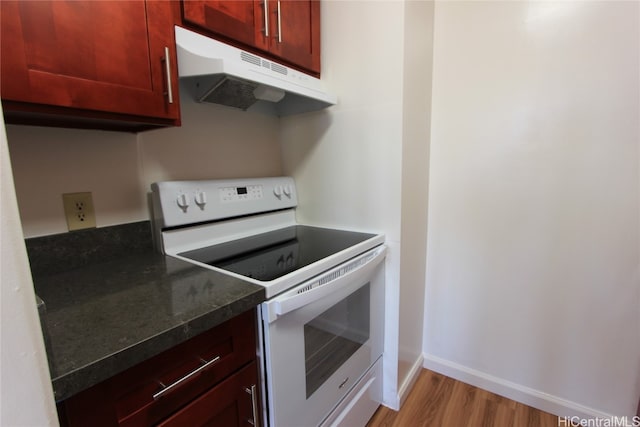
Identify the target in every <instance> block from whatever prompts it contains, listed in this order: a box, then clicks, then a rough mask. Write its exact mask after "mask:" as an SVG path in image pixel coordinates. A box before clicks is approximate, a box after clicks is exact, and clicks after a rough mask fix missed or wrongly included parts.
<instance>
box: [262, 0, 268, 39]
mask: <svg viewBox="0 0 640 427" xmlns="http://www.w3.org/2000/svg"><path fill="white" fill-rule="evenodd" d="M262 7H263V8H264V36H265V37H269V0H262Z"/></svg>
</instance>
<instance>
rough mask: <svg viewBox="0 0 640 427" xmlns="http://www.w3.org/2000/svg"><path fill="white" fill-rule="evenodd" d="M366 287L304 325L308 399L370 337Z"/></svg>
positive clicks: (367, 289) (367, 290)
mask: <svg viewBox="0 0 640 427" xmlns="http://www.w3.org/2000/svg"><path fill="white" fill-rule="evenodd" d="M369 288H370V285H369V283H367V284H366V285H364V286H362V287H360V288H359V289H358V290H357V291H355V292H353V293H352V294H351V295H349V296H348V297H346V298H345V299H343V300H342V301H340V302H338V303H337V304H335V305H334V306H332V307H331V308H329V309H328V310H326V311H324V312H323V313H321V314H320V315H318V316H317V317H315V318H314V319H312V320H311V321H310V322H308V323H306V324H305V325H304V352H305V371H306V372H305V373H306V385H307V399H308V398H309V397H310V396H311V395H312V394H313V393H314V392H315V391H316V390H317V389H318V388H320V386H322V384H324V382H325V381H326V380H327V379H329V377H331V375H333V373H334V372H335V371H337V370H338V368H340V366H342V364H343V363H344V362H346V361H347V360H348V359H349V358H350V357H351V355H352V354H353V353H355V352H356V351H357V350H358V349H359V348H360V347H361V346H362V345H363V344H364V343H365V342H366V341H367V340H368V339H369V319H370V316H369Z"/></svg>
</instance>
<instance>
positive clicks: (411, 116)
mask: <svg viewBox="0 0 640 427" xmlns="http://www.w3.org/2000/svg"><path fill="white" fill-rule="evenodd" d="M433 9H434V2H432V1H408V2H406V3H405V11H404V17H405V22H404V31H405V43H404V70H403V73H404V76H403V86H404V87H403V108H402V111H403V117H402V133H403V135H402V215H401V245H400V249H401V258H400V295H399V298H400V301H399V307H400V310H399V321H398V328H399V331H398V335H399V337H398V379H399V383H398V384H399V386H400V387H403V388H404V389H401V390H400V393H399V394H400V397H401V398H404V397H406V395H407V394H408V393H407V390H406V389H407V388H409V387H410V386H412V385H413V382H412V381H411V379H417V375H416V374H417V373H419V370H420V369H421V368H422V362H423V359H422V328H420V327H416V325H421V324H422V323H423V318H424V292H425V268H426V256H427V255H426V251H427V206H428V185H429V137H430V133H431V71H432V66H433Z"/></svg>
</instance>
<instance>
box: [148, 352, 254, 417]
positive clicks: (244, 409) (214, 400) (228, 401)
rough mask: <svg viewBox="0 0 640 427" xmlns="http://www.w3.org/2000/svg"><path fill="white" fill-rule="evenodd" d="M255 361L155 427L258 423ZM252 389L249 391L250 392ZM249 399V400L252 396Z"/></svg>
mask: <svg viewBox="0 0 640 427" xmlns="http://www.w3.org/2000/svg"><path fill="white" fill-rule="evenodd" d="M257 380H258V375H257V370H256V363H255V362H252V363H251V364H249V365H247V366H246V367H245V368H243V369H242V370H240V371H239V372H238V373H236V374H234V375H232V376H231V377H229V378H227V379H226V380H224V381H223V382H222V383H220V384H218V385H217V386H215V387H214V388H212V389H211V390H209V391H208V392H206V393H205V394H203V395H202V396H201V397H199V398H198V399H197V400H195V401H193V402H192V403H190V404H189V405H187V406H185V407H184V408H183V409H182V410H180V411H178V412H177V413H175V414H174V415H173V416H171V417H170V418H169V419H167V420H165V421H164V422H162V423H160V424H159V425H158V427H184V426H192V427H196V426H225V427H232V426H248V425H260V422H259V420H258V422H256V419H255V417H259V410H258V408H259V407H260V405H259V404H258V400H257V399H258V396H257V395H256V394H255V393H257V384H258V383H257ZM252 393H253V394H252ZM252 399H253V400H252Z"/></svg>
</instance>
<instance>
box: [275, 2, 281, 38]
mask: <svg viewBox="0 0 640 427" xmlns="http://www.w3.org/2000/svg"><path fill="white" fill-rule="evenodd" d="M276 13H277V14H278V43H282V19H281V18H280V0H278V9H277V10H276Z"/></svg>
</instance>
